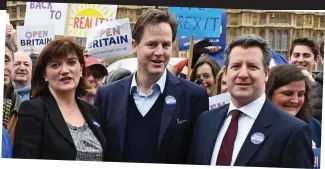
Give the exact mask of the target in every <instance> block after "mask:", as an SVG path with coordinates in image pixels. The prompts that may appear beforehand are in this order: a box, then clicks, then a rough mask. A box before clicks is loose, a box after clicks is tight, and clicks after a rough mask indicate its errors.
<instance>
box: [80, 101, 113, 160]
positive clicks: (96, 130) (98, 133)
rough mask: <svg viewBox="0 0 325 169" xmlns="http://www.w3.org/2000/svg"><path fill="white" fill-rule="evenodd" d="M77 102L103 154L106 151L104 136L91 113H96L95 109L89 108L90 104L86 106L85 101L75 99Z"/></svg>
mask: <svg viewBox="0 0 325 169" xmlns="http://www.w3.org/2000/svg"><path fill="white" fill-rule="evenodd" d="M77 104H78V107H79V109H80V111H81V113H82V115H83V117H84V118H85V120H86V122H87V124H88V126H89V128H90V129H91V130H92V131H93V133H94V135H95V136H96V137H97V138H98V140H99V142H100V143H101V145H102V148H103V154H105V152H106V147H107V145H106V140H105V136H104V134H103V132H102V130H101V128H100V126H99V123H98V121H96V120H95V119H94V118H93V116H92V114H95V113H98V112H96V111H94V110H93V109H91V108H90V106H87V105H86V103H85V102H83V101H81V100H79V99H77Z"/></svg>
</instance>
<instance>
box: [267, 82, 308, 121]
mask: <svg viewBox="0 0 325 169" xmlns="http://www.w3.org/2000/svg"><path fill="white" fill-rule="evenodd" d="M305 92H306V83H305V81H304V80H301V81H294V82H291V83H289V84H287V85H284V86H281V87H279V88H278V89H276V90H275V91H274V93H273V95H272V96H271V102H272V103H273V104H274V105H275V106H277V107H278V108H280V109H282V110H283V111H285V112H287V113H289V114H291V115H293V116H296V115H297V114H298V112H299V110H300V109H301V107H302V105H303V104H304V101H305Z"/></svg>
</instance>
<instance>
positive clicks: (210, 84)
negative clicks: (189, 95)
mask: <svg viewBox="0 0 325 169" xmlns="http://www.w3.org/2000/svg"><path fill="white" fill-rule="evenodd" d="M203 55H204V54H203ZM219 71H220V66H219V64H218V63H217V62H216V61H215V60H214V59H212V58H210V57H209V56H207V55H204V56H201V57H200V58H199V59H198V62H197V63H196V65H195V66H194V68H193V70H192V73H191V78H190V80H191V81H192V82H194V83H197V84H199V85H201V86H202V87H204V88H206V90H207V92H208V96H209V97H211V96H215V95H217V80H216V78H217V74H218V72H219Z"/></svg>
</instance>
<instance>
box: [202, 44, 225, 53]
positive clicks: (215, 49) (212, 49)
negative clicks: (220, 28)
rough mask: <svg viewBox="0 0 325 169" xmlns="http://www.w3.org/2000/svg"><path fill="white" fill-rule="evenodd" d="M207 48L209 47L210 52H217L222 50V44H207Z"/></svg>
mask: <svg viewBox="0 0 325 169" xmlns="http://www.w3.org/2000/svg"><path fill="white" fill-rule="evenodd" d="M205 49H207V50H208V51H209V53H217V52H219V51H220V50H221V46H207V47H205Z"/></svg>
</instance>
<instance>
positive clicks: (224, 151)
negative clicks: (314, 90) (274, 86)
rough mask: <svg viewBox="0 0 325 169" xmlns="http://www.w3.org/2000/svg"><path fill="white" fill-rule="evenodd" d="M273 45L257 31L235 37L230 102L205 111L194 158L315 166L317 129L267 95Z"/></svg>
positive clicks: (229, 62)
mask: <svg viewBox="0 0 325 169" xmlns="http://www.w3.org/2000/svg"><path fill="white" fill-rule="evenodd" d="M270 59H271V52H270V47H269V45H268V44H267V42H266V41H265V40H263V39H262V38H260V37H258V36H255V35H243V36H241V37H239V38H238V39H236V40H234V41H232V42H231V43H230V44H229V46H228V48H227V49H226V52H225V68H224V71H225V74H226V77H227V87H228V91H229V93H230V96H231V99H230V103H229V104H227V105H225V106H222V107H220V108H218V109H214V110H211V111H207V112H204V113H203V114H201V116H200V117H199V119H198V121H197V124H196V129H195V132H194V135H193V140H192V144H191V148H190V153H189V157H188V163H190V164H199V165H224V166H255V167H283V168H313V161H314V155H313V150H312V140H311V129H310V127H309V126H308V124H307V123H305V122H303V121H301V120H299V119H298V118H295V117H293V116H291V115H289V114H288V113H285V112H283V111H281V110H280V109H278V108H276V107H275V106H273V105H272V104H271V102H270V101H269V100H268V99H267V98H266V96H265V82H266V81H267V79H268V75H269V68H268V66H269V64H270Z"/></svg>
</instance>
